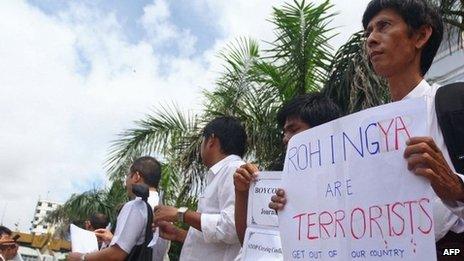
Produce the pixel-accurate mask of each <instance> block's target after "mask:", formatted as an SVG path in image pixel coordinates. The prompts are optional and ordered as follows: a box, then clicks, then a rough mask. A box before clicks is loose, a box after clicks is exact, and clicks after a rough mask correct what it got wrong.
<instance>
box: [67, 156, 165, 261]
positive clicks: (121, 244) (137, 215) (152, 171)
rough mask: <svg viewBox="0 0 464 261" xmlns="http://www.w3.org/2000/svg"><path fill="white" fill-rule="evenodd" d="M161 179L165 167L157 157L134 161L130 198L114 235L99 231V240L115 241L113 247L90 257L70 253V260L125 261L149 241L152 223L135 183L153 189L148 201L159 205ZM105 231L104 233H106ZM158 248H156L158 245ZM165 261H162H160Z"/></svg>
mask: <svg viewBox="0 0 464 261" xmlns="http://www.w3.org/2000/svg"><path fill="white" fill-rule="evenodd" d="M160 179H161V164H160V163H159V162H158V161H157V160H156V159H155V158H153V157H148V156H145V157H140V158H138V159H136V160H135V161H134V163H133V164H132V166H131V167H130V170H129V173H128V174H127V176H126V189H127V193H128V195H129V197H130V198H132V199H133V200H131V201H129V202H127V203H126V204H124V206H123V207H122V209H121V211H120V213H119V215H118V219H117V223H116V230H115V233H114V236H113V235H108V233H107V232H106V230H105V229H97V230H96V231H95V233H96V235H97V237H103V235H105V238H107V239H108V238H111V242H110V244H109V247H107V248H105V249H103V250H100V251H97V252H93V253H88V254H83V253H70V254H69V256H68V260H90V261H92V260H121V261H122V260H125V259H126V257H127V256H128V255H129V253H130V252H131V251H132V249H133V248H134V247H136V246H138V245H141V244H143V243H144V241H145V228H146V226H147V222H148V216H147V215H148V214H151V213H147V207H146V204H145V202H144V201H143V200H142V199H141V198H136V197H135V195H134V194H133V192H132V186H133V185H135V184H145V185H147V186H148V187H149V197H148V200H147V202H148V203H149V204H154V202H156V204H157V202H158V200H159V196H158V192H157V191H156V188H157V187H158V183H159V181H160ZM102 230H104V231H102ZM155 246H156V245H155ZM157 260H162V259H157Z"/></svg>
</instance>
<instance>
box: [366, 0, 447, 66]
mask: <svg viewBox="0 0 464 261" xmlns="http://www.w3.org/2000/svg"><path fill="white" fill-rule="evenodd" d="M385 9H392V10H394V11H395V12H397V13H398V14H399V15H400V16H401V17H402V18H403V20H404V22H405V23H406V24H407V25H408V27H409V28H410V29H412V30H413V31H415V30H418V29H419V28H420V27H421V26H423V25H428V26H430V27H431V28H432V35H431V36H430V38H429V40H428V41H427V43H426V44H425V46H424V49H423V50H422V53H421V61H420V67H421V73H422V75H425V74H426V73H427V71H428V70H429V69H430V66H431V65H432V62H433V59H434V57H435V55H436V54H437V51H438V48H439V47H440V44H441V41H442V39H443V19H442V17H441V14H440V12H439V9H438V7H436V6H433V5H432V4H431V3H430V2H429V1H427V0H372V1H370V2H369V4H368V5H367V8H366V10H365V11H364V15H363V18H362V24H363V27H364V30H366V28H367V25H368V24H369V22H370V21H371V20H372V18H374V17H375V16H376V15H377V14H378V13H379V12H380V11H382V10H385Z"/></svg>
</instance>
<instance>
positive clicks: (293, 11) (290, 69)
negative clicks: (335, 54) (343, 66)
mask: <svg viewBox="0 0 464 261" xmlns="http://www.w3.org/2000/svg"><path fill="white" fill-rule="evenodd" d="M331 7H332V5H331V4H330V3H329V1H325V2H323V3H322V4H320V5H318V6H316V5H315V4H313V3H309V4H306V3H305V1H302V2H301V3H298V2H297V1H294V3H293V5H292V4H285V5H284V6H282V7H281V8H274V13H273V17H272V19H271V22H272V23H274V24H275V25H276V29H275V32H276V40H274V41H273V42H272V43H271V45H272V46H273V47H272V48H271V49H270V50H268V51H269V53H270V57H269V58H271V59H273V60H274V62H275V63H276V64H277V65H278V66H279V67H280V68H281V73H282V74H284V75H286V76H287V77H286V79H287V80H288V81H287V82H286V85H287V88H288V89H289V90H291V91H290V92H289V97H286V98H287V99H289V98H292V97H294V96H295V95H298V94H304V93H306V92H310V91H315V90H318V89H320V88H321V87H322V83H324V82H325V81H326V75H327V74H326V72H327V71H328V70H329V64H330V60H331V57H332V55H331V47H330V46H329V44H328V40H329V39H330V38H331V37H333V35H330V34H329V33H330V31H331V30H332V29H331V28H328V24H329V22H330V21H331V19H332V17H333V16H334V15H335V14H334V13H329V10H330V8H331Z"/></svg>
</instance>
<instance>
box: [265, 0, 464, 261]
mask: <svg viewBox="0 0 464 261" xmlns="http://www.w3.org/2000/svg"><path fill="white" fill-rule="evenodd" d="M362 23H363V27H364V30H365V33H366V37H367V39H366V49H367V53H368V56H369V60H370V62H371V64H372V66H373V68H374V71H375V73H376V74H378V75H379V76H382V77H384V78H386V80H387V82H388V86H389V91H390V94H391V97H392V99H393V101H400V100H404V99H409V98H415V97H424V98H425V99H426V100H427V106H428V119H429V121H428V125H427V129H428V133H429V134H430V136H428V137H411V138H410V139H409V141H408V142H407V147H406V149H405V152H404V157H405V159H406V161H405V164H407V166H408V169H409V170H411V172H412V173H414V174H415V175H418V176H423V177H425V178H427V179H428V180H430V183H431V186H432V188H433V190H434V191H435V193H436V196H437V197H436V198H435V199H434V203H433V214H434V215H433V216H434V217H433V219H434V225H435V239H436V241H437V252H438V254H439V256H440V253H441V251H442V250H443V249H444V248H446V247H447V246H451V245H452V246H453V247H454V248H456V244H455V243H457V242H458V246H459V247H460V248H461V249H464V234H460V235H459V233H462V232H464V221H463V219H462V218H460V217H458V216H457V215H455V214H453V213H452V212H451V211H450V209H448V208H447V207H446V206H445V205H444V203H443V202H445V203H447V204H448V205H449V207H450V208H451V209H454V210H456V209H458V208H461V209H462V208H464V203H463V200H464V182H463V179H464V178H463V176H462V175H460V174H458V173H456V171H455V170H454V167H453V164H452V163H451V160H450V157H449V154H448V150H447V148H446V145H445V143H444V139H443V135H442V133H441V130H440V127H439V124H438V121H437V115H436V113H435V102H434V101H435V99H434V98H435V93H436V91H437V87H435V86H434V87H432V86H430V85H429V84H428V83H427V82H426V81H425V80H424V75H425V74H426V72H427V71H428V70H429V68H430V66H431V64H432V61H433V59H434V57H435V54H436V53H437V50H438V48H439V46H440V43H441V41H442V37H443V22H442V18H441V16H440V14H439V12H438V9H437V7H433V6H432V5H431V4H430V3H429V2H428V1H423V0H408V1H404V0H372V1H371V2H370V3H369V4H368V6H367V8H366V10H365V12H364V15H363V19H362ZM285 203H286V198H285V193H284V191H283V190H279V191H278V192H277V195H275V196H273V197H272V202H271V203H270V207H271V208H273V209H275V210H281V209H282V208H283V207H284V205H285ZM456 213H458V211H456ZM449 243H451V245H450V244H449Z"/></svg>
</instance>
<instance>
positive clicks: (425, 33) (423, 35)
mask: <svg viewBox="0 0 464 261" xmlns="http://www.w3.org/2000/svg"><path fill="white" fill-rule="evenodd" d="M432 32H433V29H432V27H431V26H430V25H423V26H421V27H420V28H419V29H418V30H416V32H415V33H414V34H415V38H416V48H417V49H422V48H424V46H425V44H426V43H427V42H428V41H429V39H430V36H432Z"/></svg>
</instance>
